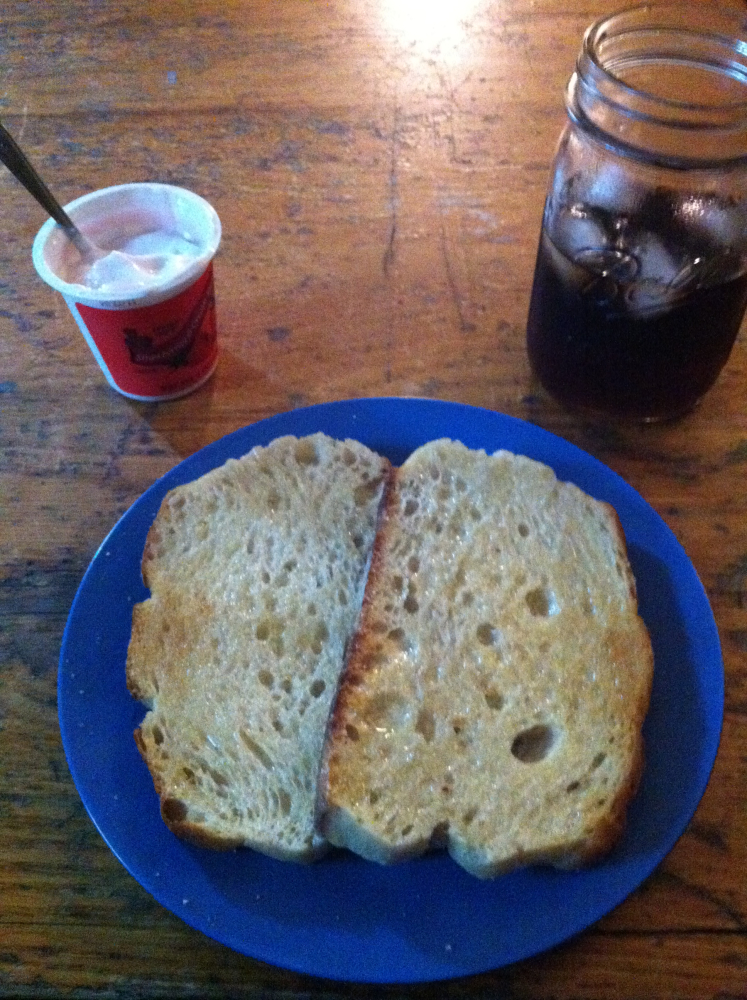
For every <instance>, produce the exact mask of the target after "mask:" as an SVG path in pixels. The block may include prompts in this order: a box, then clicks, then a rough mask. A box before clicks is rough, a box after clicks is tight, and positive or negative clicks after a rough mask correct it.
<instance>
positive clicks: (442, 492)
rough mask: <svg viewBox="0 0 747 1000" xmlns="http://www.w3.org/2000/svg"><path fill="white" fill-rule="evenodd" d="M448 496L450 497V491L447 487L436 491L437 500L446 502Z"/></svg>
mask: <svg viewBox="0 0 747 1000" xmlns="http://www.w3.org/2000/svg"><path fill="white" fill-rule="evenodd" d="M450 496H451V490H450V489H449V488H448V486H442V487H441V489H440V490H439V491H438V499H439V500H448V499H449V497H450Z"/></svg>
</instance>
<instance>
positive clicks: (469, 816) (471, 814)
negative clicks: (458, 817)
mask: <svg viewBox="0 0 747 1000" xmlns="http://www.w3.org/2000/svg"><path fill="white" fill-rule="evenodd" d="M475 816H477V806H471V807H470V808H469V809H468V810H467V812H466V813H464V815H463V816H462V822H463V823H464V824H465V826H469V825H470V823H471V822H472V820H473V819H474V818H475Z"/></svg>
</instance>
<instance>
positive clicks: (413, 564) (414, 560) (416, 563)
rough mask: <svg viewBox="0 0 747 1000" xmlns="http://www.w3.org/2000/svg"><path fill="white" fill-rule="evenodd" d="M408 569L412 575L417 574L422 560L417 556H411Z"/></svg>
mask: <svg viewBox="0 0 747 1000" xmlns="http://www.w3.org/2000/svg"><path fill="white" fill-rule="evenodd" d="M407 568H408V570H409V571H410V572H411V573H417V571H418V570H419V569H420V560H419V559H418V557H417V556H410V558H409V559H408V560H407Z"/></svg>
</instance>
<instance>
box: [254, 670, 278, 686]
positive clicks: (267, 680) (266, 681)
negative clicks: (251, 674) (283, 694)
mask: <svg viewBox="0 0 747 1000" xmlns="http://www.w3.org/2000/svg"><path fill="white" fill-rule="evenodd" d="M257 678H258V680H259V683H260V684H261V685H262V687H266V688H271V687H272V685H273V684H274V682H275V678H274V677H273V675H272V674H271V673H270V671H269V670H260V672H259V673H258V674H257Z"/></svg>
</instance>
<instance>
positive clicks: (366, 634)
mask: <svg viewBox="0 0 747 1000" xmlns="http://www.w3.org/2000/svg"><path fill="white" fill-rule="evenodd" d="M397 471H398V470H397V469H396V468H395V467H393V466H390V468H389V469H388V470H387V472H386V481H385V483H384V490H383V492H382V495H381V502H380V504H379V512H378V517H377V525H376V534H375V536H374V544H373V548H372V550H371V564H370V566H369V570H368V576H367V578H366V585H365V588H364V591H363V601H362V603H361V610H360V613H359V615H358V623H357V625H356V627H355V629H354V630H353V633H352V636H351V638H350V641H349V643H348V646H347V649H346V650H345V662H344V665H343V668H342V671H341V673H340V677H339V680H338V684H337V692H336V694H335V697H334V699H333V701H332V707H331V709H330V713H329V716H328V718H327V726H326V730H325V735H324V743H323V750H322V758H321V764H320V768H319V776H318V779H317V794H316V811H315V817H316V825H317V829H318V830H319V832H320V833H321V834H322V835H325V831H324V827H325V817H326V814H327V809H328V806H329V805H332V804H333V803H330V802H329V799H328V796H329V786H330V769H332V770H333V769H334V749H335V746H336V745H337V744H338V742H339V741H340V740H342V739H344V738H345V725H346V719H347V712H346V709H347V702H348V699H349V697H350V694H351V692H352V691H353V689H354V688H356V687H358V686H359V685H360V684H362V683H363V681H364V680H365V677H366V673H367V655H366V653H367V648H368V646H369V644H370V641H371V631H370V627H369V626H370V619H371V593H372V592H373V591H374V590H375V589H376V585H377V582H378V580H379V578H380V577H381V575H382V573H383V569H384V550H385V548H386V545H387V543H388V540H389V535H390V532H391V528H390V525H391V524H392V522H393V518H394V516H395V514H396V511H397V507H398V505H399V490H398V488H397Z"/></svg>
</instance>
